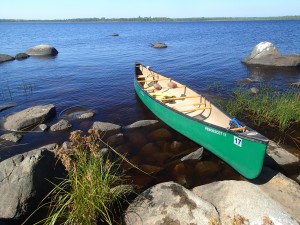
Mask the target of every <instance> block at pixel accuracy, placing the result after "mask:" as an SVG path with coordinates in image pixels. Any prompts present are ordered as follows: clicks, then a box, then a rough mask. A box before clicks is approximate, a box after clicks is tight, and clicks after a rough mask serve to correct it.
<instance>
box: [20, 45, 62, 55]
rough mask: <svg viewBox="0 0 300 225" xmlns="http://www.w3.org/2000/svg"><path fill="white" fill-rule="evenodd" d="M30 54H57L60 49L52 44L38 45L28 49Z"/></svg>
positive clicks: (27, 52)
mask: <svg viewBox="0 0 300 225" xmlns="http://www.w3.org/2000/svg"><path fill="white" fill-rule="evenodd" d="M26 54H28V55H30V56H56V55H57V54H58V51H57V50H56V49H55V48H54V47H53V46H51V45H36V46H34V47H32V48H30V49H28V50H27V51H26Z"/></svg>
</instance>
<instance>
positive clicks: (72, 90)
mask: <svg viewBox="0 0 300 225" xmlns="http://www.w3.org/2000/svg"><path fill="white" fill-rule="evenodd" d="M299 30H300V21H255V22H254V21H253V22H251V21H247V22H191V23H185V22H181V23H0V34H1V36H0V52H1V53H4V54H9V55H13V56H14V55H16V54H17V53H20V52H25V51H26V50H27V49H29V48H31V47H33V46H35V45H39V44H50V45H52V46H54V47H55V48H56V49H57V50H58V51H59V54H58V55H57V56H56V57H53V58H47V59H45V58H43V59H41V58H34V57H30V58H28V59H26V60H23V61H17V60H15V61H11V62H6V63H2V64H0V76H1V79H0V105H1V104H3V103H6V102H11V101H12V102H16V103H17V106H16V107H14V108H11V109H9V110H6V111H4V112H1V113H0V116H1V117H3V116H5V115H7V114H9V113H12V112H14V111H19V110H22V109H24V108H27V107H30V106H35V105H39V104H49V103H52V104H54V105H55V106H56V108H57V114H58V115H59V114H60V112H62V111H63V110H64V109H66V108H69V107H72V106H77V105H81V106H84V107H87V108H90V109H93V110H95V111H96V112H97V113H96V115H95V116H94V117H93V119H92V120H85V121H79V122H78V121H77V122H75V125H74V126H75V128H80V129H83V130H84V129H88V127H90V125H91V124H92V121H96V120H98V121H105V122H111V123H116V124H120V125H128V124H130V123H132V122H135V121H137V120H141V119H154V118H155V117H154V115H153V114H151V113H150V112H149V110H148V109H146V108H145V106H144V105H143V104H142V103H141V102H140V101H139V100H138V98H137V96H136V95H135V93H134V88H133V72H134V63H135V62H137V61H138V62H140V63H143V64H145V65H150V66H151V67H152V69H153V70H156V71H158V72H161V73H162V74H165V75H167V76H169V77H173V78H174V79H177V80H178V81H180V82H181V83H185V84H187V85H189V86H191V87H192V88H194V89H196V90H198V91H200V92H206V91H207V88H208V86H210V85H212V84H217V85H220V86H222V87H223V88H224V89H223V90H222V92H224V93H222V94H226V93H228V92H230V91H232V90H233V88H234V87H235V86H236V85H237V81H239V80H241V79H243V78H251V79H254V80H256V81H258V82H255V83H254V84H253V85H257V84H258V83H260V82H267V83H271V84H273V85H276V86H279V87H280V88H283V89H288V88H289V86H288V84H289V83H292V82H296V81H299V79H300V72H299V70H298V72H297V71H282V70H275V71H274V70H271V71H270V70H269V71H264V70H259V69H254V70H253V69H251V70H249V69H248V68H247V67H245V66H244V65H243V64H241V60H242V59H243V58H245V57H246V56H247V55H248V54H249V53H250V52H251V51H252V49H253V47H254V46H255V45H256V44H258V43H259V42H261V41H270V42H272V43H273V44H274V45H275V46H276V47H277V48H278V49H279V51H281V53H282V54H292V53H297V54H300V32H299ZM112 33H118V34H119V36H117V37H113V36H111V34H112ZM155 41H159V42H164V43H166V44H167V45H168V48H166V49H154V48H152V47H151V46H150V43H152V42H155ZM67 136H68V135H67V134H50V133H45V134H39V135H36V134H28V135H25V138H24V139H23V140H22V142H21V144H22V143H31V144H29V145H27V146H26V147H21V146H19V147H18V148H7V149H5V150H2V151H1V152H2V153H4V152H6V153H7V154H13V152H14V153H18V152H21V151H23V150H24V149H29V147H34V146H35V145H38V144H40V143H50V142H53V141H55V142H61V141H62V140H63V139H66V138H67Z"/></svg>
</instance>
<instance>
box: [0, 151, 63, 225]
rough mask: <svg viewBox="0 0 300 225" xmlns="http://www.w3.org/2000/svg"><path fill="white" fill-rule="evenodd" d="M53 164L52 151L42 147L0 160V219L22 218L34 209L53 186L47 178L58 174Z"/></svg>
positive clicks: (51, 179)
mask: <svg viewBox="0 0 300 225" xmlns="http://www.w3.org/2000/svg"><path fill="white" fill-rule="evenodd" d="M56 163H57V162H56V159H55V158H54V153H53V152H51V151H49V150H47V149H46V148H44V147H42V148H39V149H36V150H32V151H29V152H26V153H24V154H20V155H16V156H14V157H11V158H9V159H6V160H4V161H2V162H0V193H1V195H0V202H1V204H0V221H1V220H3V219H5V220H9V221H16V220H19V219H21V218H23V219H24V217H26V216H28V215H29V214H30V213H32V212H33V210H35V209H36V208H37V206H38V204H39V203H40V201H41V200H42V199H43V198H44V196H45V195H46V194H47V193H48V192H49V191H50V190H51V189H52V188H53V185H52V184H51V183H50V182H49V181H52V182H55V181H54V177H55V176H59V175H58V174H56V172H55V165H57V164H56ZM46 179H48V180H49V181H47V180H46ZM18 224H21V222H20V223H18Z"/></svg>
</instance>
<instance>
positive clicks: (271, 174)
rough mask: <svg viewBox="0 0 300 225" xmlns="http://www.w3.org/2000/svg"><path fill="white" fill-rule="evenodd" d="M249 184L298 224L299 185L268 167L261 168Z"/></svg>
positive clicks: (299, 208) (299, 209)
mask: <svg viewBox="0 0 300 225" xmlns="http://www.w3.org/2000/svg"><path fill="white" fill-rule="evenodd" d="M250 182H252V183H254V184H256V185H257V186H258V187H259V188H260V189H261V190H262V191H264V192H265V193H266V194H267V195H268V196H270V197H271V198H272V199H273V200H274V201H276V202H277V204H279V205H280V206H281V207H282V208H283V209H284V210H285V211H286V212H288V213H289V214H290V215H291V216H292V217H293V218H294V219H296V220H297V221H298V222H299V224H300V204H299V202H300V185H299V184H298V183H297V182H295V181H293V180H291V179H289V178H288V177H286V176H284V175H283V174H282V173H279V172H277V171H275V170H272V169H270V168H268V167H263V169H262V172H261V174H260V176H259V177H258V178H256V179H254V180H251V181H250Z"/></svg>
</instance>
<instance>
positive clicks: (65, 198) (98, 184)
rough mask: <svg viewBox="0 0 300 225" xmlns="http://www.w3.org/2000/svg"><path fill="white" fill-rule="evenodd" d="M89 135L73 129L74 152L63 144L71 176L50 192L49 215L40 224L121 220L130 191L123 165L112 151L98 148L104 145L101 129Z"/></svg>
mask: <svg viewBox="0 0 300 225" xmlns="http://www.w3.org/2000/svg"><path fill="white" fill-rule="evenodd" d="M89 132H90V135H89V136H82V133H81V132H80V131H74V132H72V133H71V137H70V140H71V142H72V149H73V152H72V153H70V152H67V151H66V150H64V149H62V148H60V149H57V150H56V154H57V156H58V158H59V159H60V160H61V161H62V163H63V164H64V165H65V167H66V169H67V170H68V172H69V173H68V176H67V178H65V179H64V180H63V181H62V182H61V183H60V184H59V185H55V187H54V189H53V190H52V191H51V193H50V194H49V195H48V197H49V196H51V201H50V202H48V203H46V204H44V205H43V207H45V206H47V207H49V215H48V216H47V217H46V218H45V219H43V220H41V221H39V222H38V223H37V224H72V225H73V224H75V225H76V224H86V225H90V224H115V223H116V221H119V219H120V217H119V215H118V214H119V213H120V211H121V210H122V203H123V202H124V201H126V199H125V195H126V194H127V193H129V192H130V191H131V187H130V186H129V185H125V184H124V181H125V178H124V175H123V173H122V171H121V169H120V166H119V164H118V163H116V162H112V161H111V160H110V159H109V158H110V157H109V155H107V154H102V153H101V151H99V150H100V149H101V147H102V145H103V142H102V141H100V139H99V137H100V135H99V133H97V131H95V130H90V131H89Z"/></svg>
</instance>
